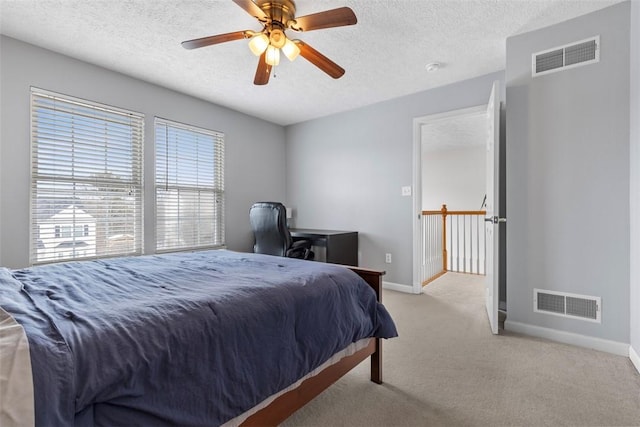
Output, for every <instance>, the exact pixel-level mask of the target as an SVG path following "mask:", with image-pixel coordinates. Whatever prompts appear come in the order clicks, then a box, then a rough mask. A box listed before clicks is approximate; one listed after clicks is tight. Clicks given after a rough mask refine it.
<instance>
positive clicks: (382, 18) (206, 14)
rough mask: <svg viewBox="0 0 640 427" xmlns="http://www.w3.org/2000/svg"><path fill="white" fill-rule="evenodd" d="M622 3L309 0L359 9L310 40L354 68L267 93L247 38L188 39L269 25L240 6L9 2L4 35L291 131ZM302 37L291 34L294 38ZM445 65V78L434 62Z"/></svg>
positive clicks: (474, 71)
mask: <svg viewBox="0 0 640 427" xmlns="http://www.w3.org/2000/svg"><path fill="white" fill-rule="evenodd" d="M619 1H620V0H533V1H525V0H457V1H456V0H446V1H445V0H433V1H432V0H323V1H321V2H320V1H312V0H298V1H297V13H296V15H297V16H303V15H307V14H310V13H316V12H320V11H323V10H327V9H333V8H336V7H341V6H349V7H351V8H352V9H353V10H354V12H355V14H356V16H357V17H358V23H357V24H356V25H354V26H349V27H340V28H330V29H324V30H317V31H311V32H308V33H301V34H298V35H296V36H295V37H294V38H300V39H301V40H303V41H304V42H306V43H308V44H310V45H311V46H313V47H314V48H315V49H317V50H319V51H320V52H322V53H323V54H325V55H326V56H328V57H329V58H331V59H332V60H333V61H335V62H336V63H338V64H339V65H341V66H342V67H343V68H345V69H346V74H345V75H344V76H343V77H342V78H341V79H339V80H333V79H331V78H330V77H328V76H327V75H326V74H324V73H323V72H321V71H320V70H319V69H317V68H315V67H314V66H313V65H311V64H310V63H309V62H307V61H306V60H305V59H303V58H301V57H300V58H298V59H297V60H296V61H295V62H293V63H289V61H288V60H286V59H284V58H283V60H282V61H281V63H280V65H279V66H278V67H276V68H275V73H274V74H275V75H272V78H271V80H270V82H269V84H268V85H267V86H254V85H253V77H254V74H255V68H256V64H257V58H256V57H254V56H253V55H252V54H251V53H250V51H249V49H248V47H247V46H246V41H244V40H239V41H234V42H228V43H225V44H219V45H215V46H209V47H205V48H201V49H197V50H191V51H189V50H185V49H183V48H182V47H181V46H180V42H181V41H184V40H189V39H194V38H199V37H204V36H209V35H214V34H219V33H226V32H232V31H238V30H246V29H249V30H260V28H261V27H260V25H259V24H258V23H257V21H256V20H255V19H254V18H252V17H251V16H249V15H248V14H247V13H246V12H244V11H243V10H242V9H241V8H240V7H238V6H237V5H236V4H234V3H233V2H232V1H231V0H171V1H169V0H108V1H105V0H0V32H2V34H5V35H8V36H10V37H13V38H16V39H19V40H23V41H26V42H28V43H32V44H35V45H38V46H42V47H45V48H47V49H51V50H53V51H56V52H60V53H63V54H65V55H69V56H72V57H75V58H78V59H81V60H84V61H87V62H91V63H94V64H97V65H100V66H102V67H105V68H108V69H111V70H115V71H118V72H121V73H124V74H128V75H131V76H134V77H137V78H140V79H143V80H146V81H149V82H152V83H155V84H158V85H161V86H165V87H168V88H170V89H174V90H177V91H180V92H183V93H186V94H189V95H193V96H196V97H199V98H202V99H205V100H208V101H211V102H213V103H216V104H219V105H223V106H226V107H228V108H231V109H234V110H238V111H241V112H244V113H247V114H250V115H252V116H256V117H260V118H263V119H265V120H268V121H272V122H274V123H278V124H282V125H288V124H292V123H297V122H301V121H305V120H309V119H313V118H317V117H321V116H325V115H329V114H333V113H338V112H341V111H346V110H350V109H353V108H357V107H361V106H364V105H369V104H373V103H376V102H380V101H384V100H387V99H391V98H395V97H399V96H403V95H407V94H411V93H415V92H419V91H423V90H426V89H430V88H433V87H437V86H442V85H446V84H449V83H452V82H455V81H458V80H464V79H468V78H472V77H475V76H479V75H483V74H487V73H490V72H494V71H498V70H502V69H504V67H505V39H506V38H507V37H509V36H511V35H514V34H518V33H522V32H526V31H530V30H534V29H537V28H541V27H544V26H547V25H550V24H554V23H557V22H561V21H564V20H566V19H570V18H572V17H575V16H579V15H582V14H585V13H588V12H591V11H594V10H597V9H601V8H603V7H606V6H609V5H611V4H614V3H618V2H619ZM289 33H291V31H289ZM430 62H440V63H442V64H443V67H442V68H441V69H440V70H439V71H438V72H436V73H427V72H426V71H425V65H426V64H428V63H430Z"/></svg>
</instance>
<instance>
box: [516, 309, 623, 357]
mask: <svg viewBox="0 0 640 427" xmlns="http://www.w3.org/2000/svg"><path fill="white" fill-rule="evenodd" d="M504 329H505V330H507V331H513V332H518V333H521V334H525V335H531V336H534V337H539V338H546V339H549V340H551V341H557V342H561V343H564V344H571V345H576V346H578V347H585V348H591V349H594V350H599V351H604V352H606V353H612V354H616V355H618V356H629V344H628V343H622V342H618V341H610V340H605V339H602V338H596V337H590V336H587V335H580V334H574V333H573V332H566V331H559V330H557V329H551V328H544V327H542V326H535V325H529V324H527V323H520V322H514V321H512V320H511V321H510V320H509V319H508V318H507V320H506V321H505V322H504Z"/></svg>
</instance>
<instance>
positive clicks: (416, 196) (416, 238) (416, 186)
mask: <svg viewBox="0 0 640 427" xmlns="http://www.w3.org/2000/svg"><path fill="white" fill-rule="evenodd" d="M486 112H487V104H486V103H485V104H481V105H476V106H474V107H467V108H460V109H456V110H450V111H445V112H442V113H436V114H429V115H426V116H421V117H415V118H414V119H413V201H412V202H413V207H412V211H411V214H412V218H413V219H412V225H413V227H412V228H413V286H412V293H414V294H421V293H422V258H423V253H422V126H423V125H427V124H431V123H435V122H438V121H441V120H447V119H450V118H452V117H458V116H466V115H476V114H483V115H484V114H486Z"/></svg>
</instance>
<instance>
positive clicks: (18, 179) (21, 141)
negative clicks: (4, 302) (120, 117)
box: [0, 36, 285, 267]
mask: <svg viewBox="0 0 640 427" xmlns="http://www.w3.org/2000/svg"><path fill="white" fill-rule="evenodd" d="M0 43H1V45H0V47H1V49H0V55H1V57H0V59H1V71H2V73H1V74H2V76H1V80H0V84H1V87H2V94H1V104H0V105H1V116H0V118H1V123H2V131H1V134H0V135H1V139H0V153H1V155H0V159H1V163H0V200H1V201H2V202H1V203H2V204H1V205H0V218H2V221H1V223H0V233H1V236H2V239H1V241H0V261H1V264H0V265H3V266H8V267H22V266H25V265H27V263H28V260H29V255H28V250H29V184H30V176H29V173H30V171H29V164H30V158H29V155H30V147H29V145H30V144H29V137H30V130H29V87H30V86H36V87H39V88H42V89H47V90H51V91H55V92H59V93H63V94H67V95H71V96H75V97H78V98H84V99H87V100H91V101H96V102H100V103H104V104H109V105H113V106H117V107H121V108H126V109H129V110H133V111H137V112H141V113H144V114H145V117H146V118H145V143H144V144H145V145H144V152H145V164H144V167H145V172H144V180H145V184H144V185H145V200H144V202H145V221H144V227H145V252H146V253H152V252H153V250H154V247H155V242H154V223H155V217H154V211H155V207H154V189H153V178H154V176H153V172H154V162H153V156H154V149H153V147H154V144H153V138H154V134H153V118H154V116H159V117H163V118H166V119H171V120H175V121H178V122H183V123H187V124H190V125H194V126H200V127H203V128H206V129H212V130H217V131H221V132H224V134H225V190H226V213H227V214H226V225H227V227H226V238H227V245H228V247H229V248H230V249H234V250H240V251H250V250H252V245H253V235H252V233H251V230H250V228H249V221H248V215H249V207H250V206H251V204H252V203H253V202H254V201H257V200H264V199H273V200H284V198H285V172H284V170H285V147H284V140H285V137H284V128H283V127H282V126H279V125H275V124H272V123H268V122H265V121H263V120H259V119H256V118H253V117H251V116H247V115H245V114H241V113H238V112H235V111H232V110H229V109H226V108H222V107H219V106H216V105H213V104H211V103H208V102H205V101H202V100H199V99H196V98H193V97H189V96H186V95H182V94H179V93H177V92H173V91H170V90H168V89H164V88H161V87H158V86H155V85H152V84H149V83H145V82H143V81H140V80H136V79H133V78H131V77H127V76H125V75H122V74H119V73H115V72H112V71H109V70H106V69H104V68H100V67H96V66H93V65H90V64H87V63H85V62H81V61H78V60H75V59H71V58H69V57H66V56H63V55H60V54H57V53H54V52H51V51H48V50H44V49H41V48H38V47H35V46H32V45H29V44H26V43H22V42H20V41H17V40H14V39H11V38H8V37H4V36H2V39H1V41H0Z"/></svg>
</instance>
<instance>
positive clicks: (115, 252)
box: [29, 87, 144, 265]
mask: <svg viewBox="0 0 640 427" xmlns="http://www.w3.org/2000/svg"><path fill="white" fill-rule="evenodd" d="M30 114H31V117H30V151H31V153H30V160H31V165H30V190H29V203H30V206H29V262H30V264H31V265H37V264H46V263H50V262H59V261H72V260H87V259H97V258H105V257H113V256H129V255H142V254H143V253H144V229H143V227H144V114H142V113H138V112H134V111H130V110H126V109H123V108H120V107H114V106H111V105H106V104H102V103H99V102H95V101H90V100H86V99H81V98H77V97H73V96H69V95H65V94H60V93H56V92H52V91H49V90H45V89H40V88H37V87H31V88H30ZM47 121H50V122H49V123H47ZM65 121H68V122H69V123H64V122H65ZM81 122H84V124H83V125H81V124H80V123H81ZM41 123H42V124H43V125H42V126H43V127H40V124H41ZM51 123H55V124H56V125H55V126H54V125H52V124H51ZM58 124H62V125H61V126H58ZM82 126H85V128H84V129H83V130H85V131H86V134H83V135H82V136H80V131H79V130H78V129H79V127H82ZM99 126H104V130H103V131H102V133H99V132H98V131H97V130H96V129H98V128H99ZM110 126H111V127H110ZM121 130H124V131H125V133H124V135H125V136H124V137H123V136H121V135H117V136H114V135H115V134H117V133H118V132H119V131H121ZM65 131H66V132H69V134H68V135H67V136H63V135H64V132H65ZM47 132H49V135H48V136H47ZM92 138H93V139H92ZM101 138H102V139H101ZM66 139H68V142H69V146H68V147H65V145H64V143H65V142H67V141H66ZM47 140H48V141H47ZM88 141H89V142H88ZM123 141H124V144H125V145H124V146H122V147H121V146H120V145H121V144H122V143H123ZM129 141H130V145H127V144H129ZM80 148H82V149H83V150H85V151H84V153H85V154H86V153H88V156H89V157H87V159H88V160H87V159H85V160H78V163H75V159H76V157H75V156H76V155H75V154H74V155H73V156H72V158H73V159H74V162H73V163H68V164H67V165H66V166H65V167H61V166H60V164H62V162H60V164H58V163H57V162H55V161H54V162H53V163H54V165H53V166H51V165H48V163H51V158H53V157H51V156H52V154H51V151H52V150H53V151H54V152H55V150H56V149H59V150H60V151H63V150H65V149H66V150H69V151H73V152H75V150H79V149H80ZM110 148H111V151H108V150H109V149H110ZM100 150H104V151H105V154H104V160H103V157H101V156H102V154H100ZM41 153H48V154H43V157H40V156H41ZM123 153H124V154H125V155H124V157H121V158H124V159H125V160H124V161H123V160H120V158H119V159H117V160H114V156H115V157H118V156H121V155H122V154H123ZM128 154H130V156H128ZM47 155H48V156H49V157H47ZM61 157H62V155H61ZM77 157H78V158H79V157H80V155H78V156H77ZM114 161H115V162H116V163H115V165H116V166H113V164H112V162H114ZM101 162H104V163H103V165H100V163H101ZM94 164H95V166H96V167H95V169H92V168H91V167H92V166H94ZM123 164H124V166H122V165H123ZM43 165H46V166H43ZM87 165H88V166H87ZM129 165H130V168H128V167H129ZM100 167H102V170H100ZM112 167H113V168H114V170H117V172H113V171H110V170H109V169H110V168H112ZM121 168H123V169H122V170H120V169H121ZM64 169H67V170H64ZM82 171H84V173H86V174H88V175H87V176H81V174H82ZM123 171H124V172H123ZM129 172H130V173H129ZM101 173H104V177H100V174H101ZM107 174H109V175H108V176H107ZM122 175H123V176H124V178H122ZM115 178H117V179H118V180H122V181H121V182H117V181H116V182H117V184H114V181H115ZM40 184H42V185H44V187H43V188H38V187H39V185H40ZM92 185H93V186H94V187H96V188H95V189H93V190H86V189H87V188H90V187H91V186H92ZM65 186H69V187H70V188H71V190H70V191H65V190H67V189H65V188H64V187H65ZM99 186H103V188H104V189H106V191H110V192H114V193H113V194H116V196H117V195H120V199H115V198H114V200H117V203H119V204H118V205H117V206H121V207H122V208H121V209H123V210H125V212H127V214H126V215H125V216H124V217H123V218H125V220H124V223H123V222H122V218H120V221H116V219H118V216H117V215H116V216H109V215H106V216H105V217H104V219H103V221H102V222H103V223H104V224H110V222H109V221H115V222H116V223H117V224H125V225H124V226H122V228H123V230H127V231H129V228H130V229H131V230H132V234H131V236H132V237H131V238H132V239H133V243H132V245H129V246H126V247H125V246H120V247H119V246H117V245H114V247H115V249H114V248H113V247H109V245H108V244H103V245H102V246H101V245H100V242H99V240H98V238H97V237H96V233H97V231H96V230H97V224H98V223H99V222H100V218H101V217H95V218H97V219H95V224H94V225H93V227H88V226H87V225H85V223H84V222H82V220H81V219H77V218H76V216H75V211H76V210H77V209H79V210H81V211H83V212H86V211H87V210H90V209H88V208H85V209H83V208H80V207H78V206H75V204H73V205H74V206H73V211H74V213H73V215H72V219H71V220H68V221H70V222H65V223H60V224H56V223H55V221H50V220H51V219H52V218H53V217H54V216H55V215H56V214H53V215H52V216H51V217H50V218H43V211H41V210H40V209H41V205H39V203H40V201H41V200H45V201H46V199H47V198H50V200H55V201H63V200H65V199H66V201H70V200H71V201H73V202H75V201H76V200H77V201H78V203H77V204H78V205H81V204H82V202H83V201H84V202H87V203H88V205H89V204H90V205H91V207H92V208H93V209H96V210H100V209H105V208H104V206H106V204H104V203H101V201H102V199H100V197H101V194H100V190H99V188H98V187H99ZM47 187H48V188H47ZM83 187H84V189H85V190H82V188H83ZM58 188H61V189H62V190H63V191H59V189H58ZM57 193H59V194H60V195H62V197H59V198H58V194H57ZM52 194H53V195H55V196H52ZM123 195H124V196H123ZM81 196H83V197H85V199H83V198H82V197H81ZM114 197H115V196H114ZM38 199H41V200H38ZM131 200H133V203H131ZM65 203H66V202H65ZM111 203H113V200H112V201H111ZM88 205H87V206H88ZM70 206H71V205H70ZM112 206H113V205H111V206H110V207H112ZM44 209H47V211H48V212H49V211H51V207H50V206H49V207H46V208H44ZM129 210H130V211H131V212H129ZM86 213H87V214H88V215H89V216H92V215H90V213H89V212H86ZM47 222H51V224H46V223H47ZM52 224H53V225H54V228H52V232H51V235H50V237H48V238H47V239H44V240H46V243H47V244H49V245H51V246H50V247H47V246H45V242H44V241H43V238H42V234H41V233H42V232H43V228H42V226H43V225H47V226H50V225H52ZM65 226H70V227H72V228H73V230H74V232H73V238H71V241H70V242H63V243H73V244H74V245H75V244H76V238H77V236H76V235H75V234H76V233H75V227H82V229H83V236H82V237H81V239H82V238H89V241H91V237H92V238H93V242H90V243H89V246H90V247H89V249H86V248H82V247H81V248H80V249H77V248H76V247H75V246H73V248H72V249H71V251H70V253H71V254H72V255H71V256H66V255H63V252H64V254H67V253H69V250H68V249H67V248H62V247H59V246H58V245H56V242H55V240H56V239H58V238H59V239H62V238H63V234H64V233H63V230H62V229H63V227H65ZM46 228H51V227H45V229H46ZM107 228H108V226H107ZM53 230H56V231H57V232H58V233H57V234H55V231H53ZM89 230H91V231H93V233H92V234H93V236H88V235H87V234H90V233H89ZM123 235H124V234H123ZM51 236H53V237H51ZM56 236H57V237H56ZM109 237H110V236H109V235H108V234H107V233H106V232H105V233H104V236H102V238H103V239H104V241H105V242H107V241H108V240H109ZM79 243H82V244H86V242H84V241H80V242H79ZM91 246H93V247H91ZM43 247H44V250H43ZM99 247H102V249H100V250H99V249H98V248H99ZM49 252H51V253H49ZM60 256H62V258H61V257H60Z"/></svg>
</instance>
